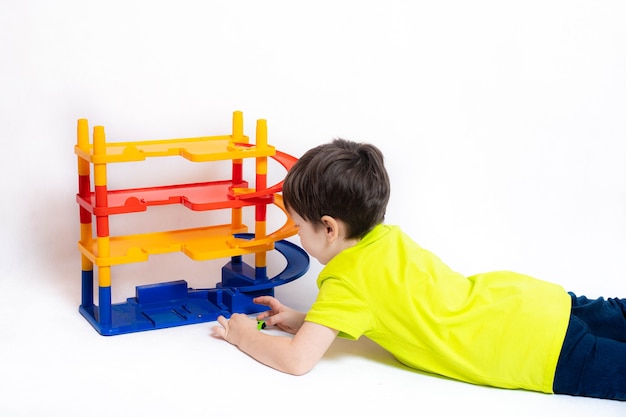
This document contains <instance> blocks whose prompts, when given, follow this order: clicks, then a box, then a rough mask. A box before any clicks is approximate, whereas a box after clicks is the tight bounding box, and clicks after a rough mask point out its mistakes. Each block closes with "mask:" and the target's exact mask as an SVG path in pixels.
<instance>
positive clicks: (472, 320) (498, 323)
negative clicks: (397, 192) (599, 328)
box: [306, 225, 571, 392]
mask: <svg viewBox="0 0 626 417" xmlns="http://www.w3.org/2000/svg"><path fill="white" fill-rule="evenodd" d="M318 286H319V287H320V292H319V296H318V299H317V301H316V302H315V304H314V305H313V307H312V309H311V310H310V311H309V313H308V314H307V318H306V320H308V321H312V322H315V323H318V324H321V325H324V326H328V327H331V328H334V329H337V330H339V331H340V333H339V334H340V335H342V336H344V337H348V338H358V337H360V336H361V335H365V336H367V337H368V338H370V339H372V340H374V341H375V342H377V343H379V344H380V345H381V346H382V347H383V348H385V349H387V350H389V351H390V352H391V353H392V354H394V355H395V356H396V357H397V359H398V360H400V361H401V362H403V363H405V364H407V365H409V366H411V367H414V368H418V369H422V370H425V371H428V372H433V373H437V374H440V375H446V376H449V377H452V378H455V379H460V380H463V381H467V382H472V383H477V384H487V385H493V386H499V387H503V388H525V389H532V390H539V391H544V392H552V381H553V377H554V371H555V367H556V363H557V360H558V357H559V352H560V349H561V345H562V342H563V338H564V336H565V332H566V329H567V325H568V320H569V314H570V308H571V298H570V296H569V295H568V294H567V292H566V291H565V290H564V289H563V288H562V287H560V286H558V285H555V284H552V283H548V282H544V281H540V280H537V279H534V278H531V277H528V276H525V275H520V274H516V273H512V272H507V271H501V272H493V273H488V274H481V275H476V276H473V277H469V278H465V277H464V276H462V275H460V274H458V273H456V272H454V271H452V270H451V269H450V268H448V267H447V266H446V265H445V264H444V263H443V262H441V261H440V260H439V258H437V257H436V256H435V255H433V254H432V253H430V252H428V251H426V250H424V249H422V248H421V247H420V246H419V245H417V244H416V243H415V242H413V241H412V240H411V239H410V238H409V237H408V236H407V235H406V234H404V233H403V232H402V231H401V230H400V229H399V228H398V227H394V226H387V225H379V226H377V227H376V228H375V229H374V230H373V231H371V232H370V233H369V234H368V235H366V236H365V237H364V238H363V239H362V240H361V241H360V242H359V243H357V245H356V246H353V247H352V248H350V249H347V250H345V251H343V252H342V253H340V254H338V255H337V256H335V258H333V259H332V260H331V261H330V262H329V263H328V265H327V266H326V267H325V268H324V269H323V270H322V272H321V273H320V276H319V278H318Z"/></svg>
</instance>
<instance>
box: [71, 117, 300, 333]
mask: <svg viewBox="0 0 626 417" xmlns="http://www.w3.org/2000/svg"><path fill="white" fill-rule="evenodd" d="M77 133H78V143H77V145H76V147H75V153H76V155H77V156H78V194H77V197H76V200H77V202H78V204H79V206H80V241H79V243H78V248H79V250H80V252H81V262H82V295H81V297H82V300H81V305H80V308H79V311H80V313H81V314H82V315H83V316H84V317H85V318H86V319H87V320H88V321H89V322H90V323H91V325H92V326H93V327H94V328H95V329H96V330H97V331H98V332H99V333H100V334H102V335H117V334H123V333H131V332H138V331H144V330H152V329H159V328H166V327H172V326H180V325H186V324H193V323H201V322H207V321H214V320H216V319H217V317H218V316H219V315H224V316H227V317H228V316H230V314H232V313H234V312H239V313H245V314H251V313H256V312H259V311H261V310H262V307H260V306H258V305H256V304H254V303H253V302H252V299H253V298H254V297H256V296H259V295H273V294H274V288H275V287H276V286H278V285H282V284H285V283H287V282H290V281H293V280H294V279H297V278H299V277H300V276H302V275H303V274H304V273H305V272H306V271H307V270H308V267H309V257H308V255H307V254H306V252H304V250H302V249H301V248H300V247H298V246H297V245H294V244H293V243H291V242H288V241H287V240H285V239H286V238H287V237H289V236H292V235H294V234H295V233H296V231H297V229H296V227H295V225H294V223H293V221H292V220H291V219H290V218H289V216H287V213H286V212H285V208H284V205H283V202H282V196H281V194H280V191H282V181H280V182H279V183H277V184H274V185H271V186H267V166H268V164H267V162H268V158H273V159H274V160H276V161H278V162H279V163H280V164H281V165H282V166H283V167H284V168H285V169H286V170H289V169H290V168H291V166H292V165H293V164H294V163H295V161H296V160H297V159H296V158H294V157H292V156H290V155H287V154H285V153H282V152H279V151H277V150H276V149H275V148H274V147H273V146H271V145H268V143H267V124H266V121H265V120H258V121H257V126H256V144H251V143H249V138H248V137H247V136H245V135H244V134H243V114H242V113H241V112H239V111H235V112H234V113H233V123H232V134H230V135H224V136H209V137H199V138H189V139H171V140H155V141H141V142H114V143H107V142H106V140H105V135H104V128H103V127H102V126H95V127H94V130H93V143H90V139H89V127H88V122H87V120H86V119H80V120H78V129H77ZM170 156H181V157H183V158H185V159H187V160H189V161H191V162H197V163H210V162H213V161H224V160H230V161H232V178H230V179H227V180H219V181H208V182H202V183H193V184H177V185H167V186H154V187H150V188H133V189H123V190H109V189H108V187H107V168H108V166H109V164H113V163H122V162H137V161H144V160H145V159H147V158H155V157H170ZM246 159H254V161H255V163H256V166H255V174H256V178H255V187H254V188H249V186H248V182H247V181H246V180H244V178H243V164H244V160H246ZM92 166H93V189H92V181H91V172H92V169H91V168H92ZM167 204H182V205H183V206H185V207H187V208H189V209H190V210H194V211H206V210H216V209H230V210H231V223H230V224H223V225H208V226H206V227H198V228H191V229H182V230H170V231H158V232H154V233H145V234H134V235H123V236H117V235H115V236H111V235H110V230H109V217H110V216H113V215H122V214H125V213H137V212H146V211H147V210H148V208H149V207H150V206H157V205H167ZM268 204H275V205H276V206H278V207H279V208H281V209H282V211H283V212H284V214H285V217H286V222H285V224H284V225H283V226H282V227H280V228H279V229H277V230H275V231H273V232H271V233H267V230H266V229H267V225H266V214H267V205H268ZM247 208H250V209H253V210H254V214H255V217H254V218H255V226H254V233H248V232H247V231H248V227H247V226H246V225H244V224H243V220H242V219H243V216H242V210H244V209H247ZM93 218H95V231H96V237H95V238H94V237H93V230H94V225H93V221H92V220H93ZM270 250H276V251H278V252H279V253H281V254H282V255H283V256H284V257H285V259H286V261H287V265H286V266H285V268H284V269H283V270H282V272H280V273H278V274H277V275H276V276H274V277H271V278H269V277H267V265H266V260H267V258H266V255H267V252H268V251H270ZM177 251H180V252H183V253H185V254H186V255H187V256H189V257H190V258H191V259H193V260H197V261H204V260H209V259H216V258H228V257H230V258H231V259H230V262H228V263H227V264H226V265H224V266H223V267H222V277H221V282H219V283H218V284H217V285H216V286H215V288H208V289H193V288H189V287H188V285H187V282H186V281H184V280H177V281H172V282H162V283H155V284H149V285H142V286H138V287H136V291H135V297H131V298H128V299H127V301H126V302H124V303H119V304H112V303H111V283H112V269H113V267H115V266H116V265H121V264H128V263H134V262H144V261H148V260H149V258H150V256H152V255H158V254H164V253H171V252H177ZM246 254H254V260H255V265H254V267H252V266H250V265H248V264H247V263H245V262H244V261H243V258H242V256H243V255H246ZM94 269H95V271H96V273H97V274H96V275H97V276H96V278H97V283H98V304H97V305H96V304H95V303H94V289H95V288H94V279H95V277H94Z"/></svg>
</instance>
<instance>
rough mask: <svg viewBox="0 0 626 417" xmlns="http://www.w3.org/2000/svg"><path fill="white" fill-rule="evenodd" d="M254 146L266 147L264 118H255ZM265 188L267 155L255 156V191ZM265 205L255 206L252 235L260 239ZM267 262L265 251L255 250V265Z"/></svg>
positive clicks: (264, 227) (263, 229)
mask: <svg viewBox="0 0 626 417" xmlns="http://www.w3.org/2000/svg"><path fill="white" fill-rule="evenodd" d="M256 147H257V149H264V148H266V147H267V121H266V120H264V119H259V120H257V125H256ZM266 188H267V157H266V156H262V157H257V158H256V191H261V190H265V189H266ZM266 215H267V206H266V205H265V204H259V205H257V206H256V218H255V220H256V221H255V225H254V237H255V239H257V240H260V239H262V238H263V237H265V235H266V234H267V221H266ZM266 264H267V253H266V252H257V253H256V255H255V266H256V267H257V270H258V268H265V267H266Z"/></svg>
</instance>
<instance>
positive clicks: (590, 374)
mask: <svg viewBox="0 0 626 417" xmlns="http://www.w3.org/2000/svg"><path fill="white" fill-rule="evenodd" d="M389 193H390V185H389V178H388V175H387V171H386V169H385V167H384V163H383V155H382V153H381V152H380V150H379V149H377V148H376V147H374V146H372V145H369V144H359V143H354V142H350V141H347V140H343V139H337V140H335V141H333V142H332V143H329V144H325V145H321V146H318V147H316V148H313V149H311V150H309V151H308V152H306V153H305V154H304V155H303V156H302V158H300V159H299V161H298V162H297V163H296V164H295V165H294V166H293V168H292V169H291V170H290V171H289V172H288V173H287V176H286V177H285V182H284V186H283V197H284V202H285V206H286V209H287V211H288V213H289V215H290V216H291V217H292V218H293V220H294V221H295V223H296V225H297V226H298V228H299V235H300V241H301V244H302V246H303V248H304V249H305V250H306V251H307V252H308V253H309V254H310V255H311V256H313V257H315V258H316V259H318V260H319V261H320V263H322V264H323V265H325V267H324V269H323V270H322V271H321V272H320V275H319V277H318V280H317V284H318V287H319V294H318V297H317V300H316V301H315V303H314V304H313V306H312V307H311V309H310V311H309V312H308V313H306V314H305V313H301V312H297V311H295V310H293V309H290V308H289V307H286V306H284V305H283V304H281V303H280V302H279V301H278V300H277V299H275V298H274V297H269V296H266V297H258V298H257V299H255V302H256V303H259V304H262V305H265V306H268V307H270V310H268V311H266V312H263V313H261V314H259V316H258V319H264V320H265V321H266V324H267V325H270V326H277V327H278V328H280V329H282V330H284V331H286V332H289V333H291V334H293V335H294V336H293V337H289V336H272V335H268V334H266V333H264V332H259V331H258V330H257V325H256V321H255V320H252V319H250V318H249V317H247V316H246V315H242V314H233V315H232V316H231V318H230V320H227V319H226V318H224V317H219V318H218V321H219V324H220V326H215V327H214V328H213V334H214V335H215V336H218V337H221V338H223V339H225V340H226V341H228V342H230V343H232V344H233V345H236V346H238V347H239V348H240V349H241V350H242V351H244V352H245V353H247V354H249V355H250V356H252V357H253V358H255V359H257V360H258V361H260V362H262V363H264V364H266V365H268V366H271V367H273V368H275V369H277V370H280V371H282V372H286V373H290V374H294V375H301V374H304V373H306V372H308V371H310V370H311V369H312V368H313V367H314V366H315V364H316V363H317V362H318V361H319V360H320V359H321V358H322V356H323V355H324V353H325V352H326V350H327V349H328V348H329V347H330V345H331V343H332V342H333V340H334V339H335V337H337V336H338V335H339V336H341V337H346V338H350V339H357V338H359V337H360V336H362V335H364V336H366V337H368V338H370V339H372V340H373V341H374V342H376V343H378V344H379V345H381V346H382V347H383V348H385V349H387V350H388V351H390V352H391V353H392V354H393V355H394V356H395V357H396V358H397V359H398V360H399V361H400V362H402V363H404V364H406V365H408V366H410V367H413V368H416V369H420V370H423V371H427V372H431V373H435V374H440V375H444V376H447V377H449V378H453V379H457V380H460V381H465V382H469V383H474V384H481V385H489V386H494V387H501V388H511V389H526V390H533V391H540V392H546V393H553V392H554V393H563V394H570V395H582V396H590V397H598V398H609V399H617V400H626V299H621V300H620V299H609V300H604V299H602V298H600V299H598V300H588V299H586V298H585V297H576V296H575V295H574V294H571V293H569V294H568V293H567V292H566V291H565V290H564V289H563V288H562V287H560V286H558V285H555V284H552V283H548V282H545V281H541V280H537V279H534V278H531V277H528V276H525V275H521V274H517V273H513V272H508V271H500V272H491V273H485V274H479V275H475V276H471V277H464V276H462V275H460V274H458V273H456V272H454V271H452V270H451V269H450V268H448V267H447V266H446V265H445V264H444V263H443V262H441V260H439V258H437V257H436V256H435V255H434V254H432V253H430V252H428V251H427V250H425V249H422V248H421V247H420V246H419V245H417V244H416V243H415V242H413V241H412V240H411V239H410V238H409V237H408V236H407V235H406V234H404V233H403V232H402V231H401V230H400V229H399V228H398V227H396V226H389V225H385V224H384V223H383V221H384V215H385V210H386V206H387V202H388V200H389Z"/></svg>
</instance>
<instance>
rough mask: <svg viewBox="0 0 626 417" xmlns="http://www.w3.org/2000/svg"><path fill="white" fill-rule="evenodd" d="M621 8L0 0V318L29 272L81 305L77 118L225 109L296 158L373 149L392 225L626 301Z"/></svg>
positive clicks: (224, 127) (202, 121)
mask: <svg viewBox="0 0 626 417" xmlns="http://www.w3.org/2000/svg"><path fill="white" fill-rule="evenodd" d="M625 21H626V3H624V2H623V1H621V0H615V1H593V2H592V1H571V0H567V1H566V0H559V1H545V0H544V1H535V0H531V1H524V2H503V1H495V0H494V1H486V0H479V1H471V2H470V1H462V0H458V1H437V2H435V1H393V0H392V1H378V2H377V1H316V2H295V1H177V2H166V1H153V0H151V1H108V2H87V1H78V0H76V1H70V0H63V1H56V2H51V1H19V0H1V1H0V143H1V144H2V147H3V149H2V152H0V169H1V172H2V175H1V176H0V187H1V188H0V190H1V195H2V201H3V204H2V205H1V206H0V230H1V234H2V237H3V239H2V243H0V244H1V245H2V250H1V251H0V271H1V272H0V286H4V287H5V289H4V290H2V291H0V294H1V295H0V313H1V315H0V317H2V318H1V319H0V325H1V326H2V328H4V329H9V328H11V326H12V324H11V323H10V321H9V320H7V319H5V318H6V317H7V315H8V314H9V313H10V311H12V310H13V308H14V307H15V304H16V303H21V302H22V301H23V299H22V298H21V297H19V298H16V297H15V294H16V292H15V291H17V290H25V291H26V290H28V291H29V292H34V293H36V292H37V291H38V290H37V288H40V287H38V284H39V283H40V282H43V281H47V282H49V281H50V280H51V279H52V280H54V282H55V283H56V284H57V285H58V286H57V287H56V288H57V291H53V292H52V293H51V295H49V296H50V297H60V298H61V299H63V300H64V301H66V302H67V303H69V305H70V306H73V305H76V306H77V305H78V303H79V292H78V291H79V289H78V276H79V269H80V262H79V255H78V251H77V249H76V241H77V240H78V208H77V205H76V202H75V197H74V196H75V193H76V157H75V155H74V149H73V147H74V144H75V140H76V139H75V132H76V120H77V119H78V118H88V119H89V120H90V123H91V125H95V124H99V125H104V126H105V129H106V132H107V137H108V139H109V140H136V139H163V138H173V137H187V136H202V135H213V134H222V133H225V132H228V130H229V129H230V118H231V114H232V111H233V110H242V111H243V112H244V117H245V121H246V133H247V134H249V135H251V136H253V135H254V121H255V120H256V119H257V118H265V119H267V121H268V126H269V141H270V143H271V144H273V145H276V146H277V148H279V149H280V150H283V151H285V152H288V153H291V154H293V155H296V156H297V155H300V154H302V153H303V152H304V151H305V150H307V149H308V148H310V147H312V146H314V145H317V144H319V143H322V142H326V141H329V140H331V139H332V138H334V137H336V136H342V137H346V138H348V139H353V140H358V141H369V142H372V143H374V144H376V145H378V146H379V147H380V148H381V149H382V150H383V151H384V152H385V154H386V158H387V165H388V168H389V170H390V173H391V176H392V182H393V194H392V199H391V203H390V206H389V213H388V219H387V220H388V222H390V223H396V224H401V225H403V226H404V228H405V229H406V230H407V231H408V232H409V233H410V234H411V235H412V236H413V237H414V238H415V239H416V240H417V241H418V242H419V243H420V244H422V245H423V246H425V247H427V248H429V249H431V250H433V251H434V252H436V253H437V254H439V255H440V256H441V257H442V258H443V259H444V260H445V261H447V262H448V263H449V264H450V265H451V266H453V267H454V268H456V269H458V270H459V271H461V272H464V273H466V274H472V273H475V272H480V271H485V270H492V269H500V268H505V269H514V270H517V271H520V272H525V273H529V274H533V275H536V276H539V277H542V278H545V279H548V280H552V281H557V282H560V283H562V284H563V285H564V286H566V287H567V289H570V290H574V291H577V292H580V293H586V294H588V295H606V296H615V295H620V296H622V297H625V296H626V161H625V154H626V117H625V114H626V81H625V80H626V77H625V76H624V74H626V25H625V24H624V22H625ZM120 169H121V171H120V172H121V176H122V177H123V176H124V175H126V176H132V175H133V173H132V171H131V170H130V168H120ZM125 169H126V171H124V170H125ZM153 174H154V175H155V176H157V175H162V174H163V173H162V172H160V171H158V170H155V171H153ZM318 267H319V266H318V265H316V264H314V265H313V268H312V269H313V271H315V270H316V269H317V268H318ZM27 279H28V280H35V281H34V282H32V283H31V282H29V284H28V286H27V284H26V280H27ZM298 285H300V286H301V287H294V288H301V289H302V290H293V293H292V294H291V298H290V293H289V290H285V297H287V300H286V301H289V302H291V303H292V304H295V305H297V306H301V307H305V306H306V304H307V303H308V302H309V301H310V299H311V298H310V297H313V296H314V294H313V293H312V292H313V291H314V289H315V288H314V274H313V275H311V276H309V278H308V281H307V283H306V284H298ZM298 291H300V292H298ZM49 294H50V293H49ZM299 297H305V298H304V300H305V301H303V298H299ZM307 297H309V298H307ZM72 308H73V307H72ZM2 328H0V330H1V329H2Z"/></svg>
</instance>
